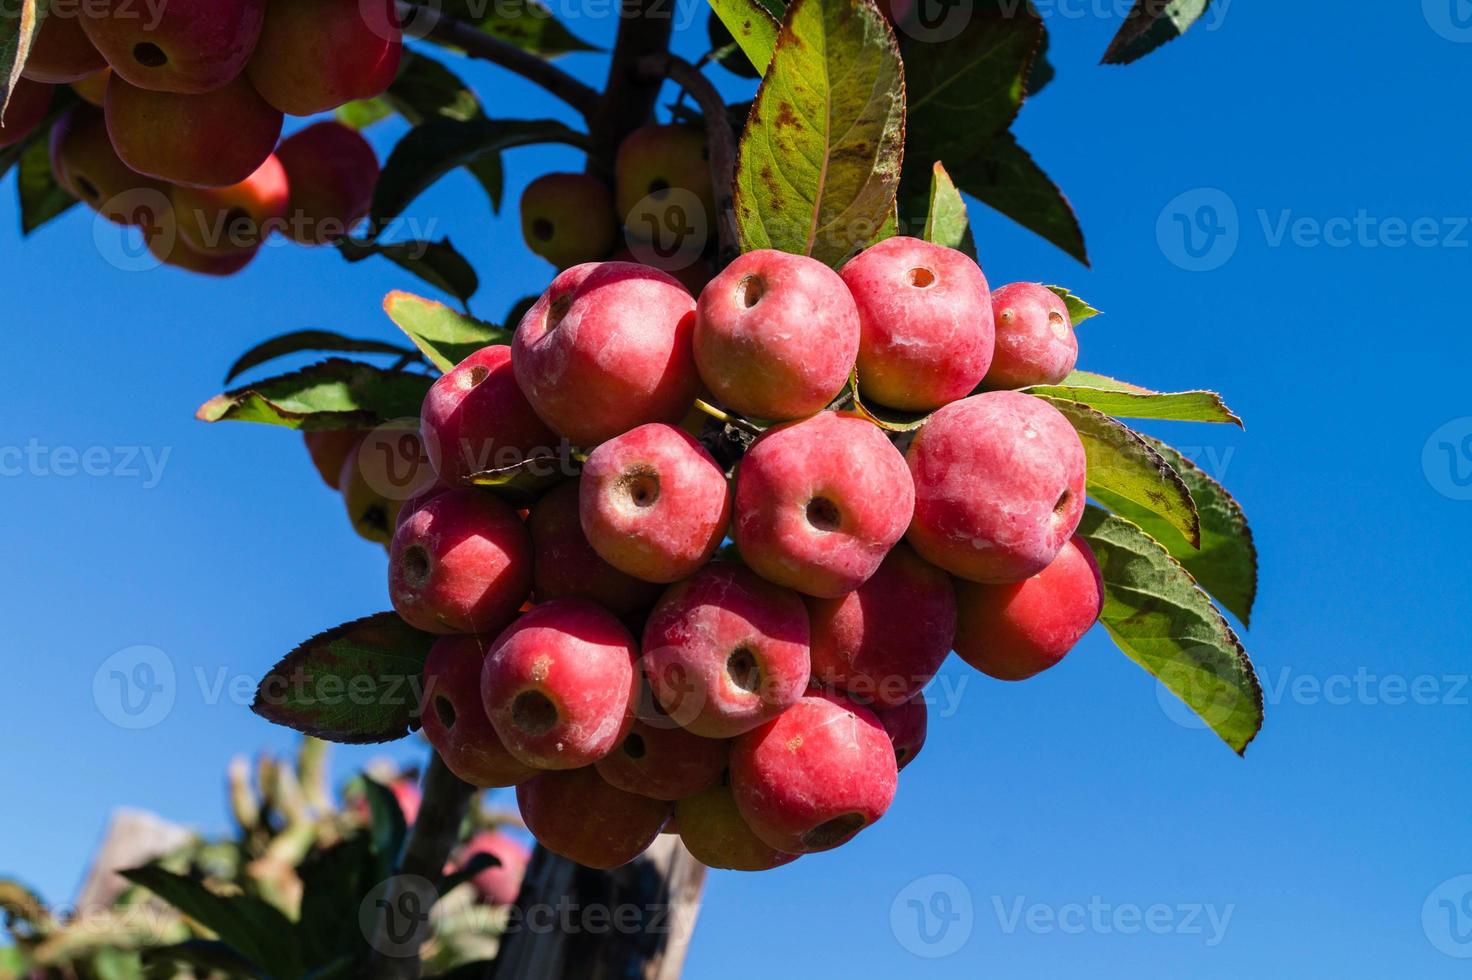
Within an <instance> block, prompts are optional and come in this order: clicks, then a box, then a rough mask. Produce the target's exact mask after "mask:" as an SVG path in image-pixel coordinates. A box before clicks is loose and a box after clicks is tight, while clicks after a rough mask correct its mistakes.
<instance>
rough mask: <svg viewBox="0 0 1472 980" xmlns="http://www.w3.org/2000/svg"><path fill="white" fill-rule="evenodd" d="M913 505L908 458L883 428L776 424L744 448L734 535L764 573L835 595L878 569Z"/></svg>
mask: <svg viewBox="0 0 1472 980" xmlns="http://www.w3.org/2000/svg"><path fill="white" fill-rule="evenodd" d="M914 503H915V488H914V486H913V485H912V483H911V482H910V475H909V473H908V472H906V470H905V458H904V457H903V456H901V455H900V452H899V450H897V449H895V448H894V445H893V444H892V443H890V441H889V440H888V439H887V438H885V435H884V432H883V431H882V430H880V429H879V427H878V426H876V425H874V424H872V423H871V422H869V421H867V420H865V419H862V418H859V417H858V416H856V415H850V414H840V413H835V412H822V413H820V414H818V415H815V416H813V417H812V418H810V419H804V420H803V421H801V422H793V423H790V424H788V425H781V426H778V427H776V428H774V429H769V430H768V431H767V432H766V433H764V434H763V435H762V436H761V438H759V439H757V441H756V443H755V444H754V445H753V446H752V447H751V449H750V451H749V452H747V454H746V458H745V459H743V460H742V461H741V468H740V470H739V471H738V472H737V474H736V509H735V512H736V520H735V529H734V533H733V537H734V538H735V539H736V546H737V548H738V549H740V551H741V557H742V560H744V561H745V562H746V564H748V565H750V566H751V567H752V568H753V569H754V570H755V571H756V572H758V573H759V574H760V575H761V576H762V577H763V578H766V579H769V580H771V581H773V582H776V583H778V584H779V585H785V586H787V587H788V588H792V589H797V590H798V591H799V592H804V593H806V594H808V595H812V596H818V597H820V598H836V597H838V596H841V595H845V594H847V593H849V592H852V591H853V590H854V589H857V588H858V587H859V586H861V585H863V584H864V583H865V582H867V581H868V580H869V577H870V576H872V575H873V574H874V573H875V572H876V571H877V570H878V569H879V563H880V562H882V561H883V560H884V556H885V555H887V554H888V553H889V549H890V548H892V547H893V546H894V545H895V543H896V542H897V541H899V540H900V538H901V537H903V536H904V533H905V527H906V526H907V525H908V524H909V523H910V514H911V512H912V511H913V509H914Z"/></svg>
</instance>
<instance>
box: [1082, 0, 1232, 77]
mask: <svg viewBox="0 0 1472 980" xmlns="http://www.w3.org/2000/svg"><path fill="white" fill-rule="evenodd" d="M1210 6H1211V0H1135V6H1134V9H1133V10H1131V11H1130V12H1129V15H1128V16H1126V17H1125V21H1124V26H1123V27H1121V28H1120V29H1119V33H1118V34H1116V35H1115V36H1114V40H1113V41H1111V42H1110V43H1109V49H1108V50H1107V51H1105V52H1104V64H1106V65H1127V64H1129V63H1130V62H1132V61H1138V60H1139V59H1141V58H1143V57H1145V55H1147V54H1149V53H1150V52H1151V51H1154V50H1155V49H1156V48H1158V47H1160V46H1161V45H1163V44H1165V43H1167V42H1169V41H1174V40H1175V39H1176V38H1178V37H1180V36H1181V35H1182V34H1184V33H1186V30H1187V29H1188V28H1189V27H1190V26H1191V25H1192V24H1194V23H1196V22H1197V21H1198V20H1200V19H1201V15H1202V14H1204V13H1206V10H1207V8H1208V7H1210Z"/></svg>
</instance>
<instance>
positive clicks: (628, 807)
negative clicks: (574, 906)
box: [516, 766, 671, 870]
mask: <svg viewBox="0 0 1472 980" xmlns="http://www.w3.org/2000/svg"><path fill="white" fill-rule="evenodd" d="M516 802H517V804H518V805H519V806H520V808H521V819H522V820H523V821H525V822H526V827H527V829H528V830H530V831H531V832H532V834H533V836H535V837H536V838H537V841H538V842H539V843H540V844H541V845H542V846H543V847H545V848H546V849H547V850H549V851H551V852H552V853H553V854H560V855H561V856H563V857H565V858H567V859H568V860H570V861H576V862H577V863H578V864H581V865H582V866H583V867H585V868H595V869H598V870H610V869H612V868H618V867H622V866H623V865H625V864H628V863H629V862H630V861H632V860H634V858H636V857H638V856H639V855H640V854H643V853H644V852H645V851H646V850H648V849H649V845H650V844H653V843H654V839H655V838H656V837H658V836H659V832H660V830H661V829H663V827H664V825H665V821H666V820H668V819H669V816H670V811H671V805H670V804H669V803H666V802H664V801H663V800H651V799H650V798H649V797H647V796H640V795H638V794H637V793H626V792H624V791H623V790H621V789H618V788H617V787H614V786H610V785H609V784H608V783H607V782H605V781H604V780H603V777H601V776H599V775H598V773H597V771H596V770H594V769H593V767H592V766H587V767H586V768H583V769H570V770H564V771H561V772H544V773H542V774H541V775H540V776H537V777H536V778H535V779H530V780H528V781H527V782H524V783H522V784H521V785H520V786H518V787H516Z"/></svg>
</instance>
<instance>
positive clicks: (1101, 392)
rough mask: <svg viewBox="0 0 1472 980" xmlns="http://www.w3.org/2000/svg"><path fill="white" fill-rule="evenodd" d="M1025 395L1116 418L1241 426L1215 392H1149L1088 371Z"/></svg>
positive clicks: (1076, 372) (1038, 387) (1075, 372)
mask: <svg viewBox="0 0 1472 980" xmlns="http://www.w3.org/2000/svg"><path fill="white" fill-rule="evenodd" d="M1028 393H1029V394H1033V395H1042V396H1045V397H1048V398H1063V399H1067V400H1069V401H1075V402H1082V403H1083V404H1085V405H1088V406H1090V407H1091V408H1095V409H1098V410H1099V411H1101V412H1103V413H1104V414H1105V415H1113V416H1115V417H1117V418H1125V419H1165V420H1168V421H1172V422H1221V423H1230V424H1232V425H1236V426H1238V427H1241V425H1242V420H1241V419H1240V418H1238V417H1237V416H1236V415H1235V414H1233V412H1232V410H1231V409H1230V408H1228V407H1227V405H1226V402H1224V401H1222V396H1221V395H1218V394H1217V393H1216V392H1214V391H1171V392H1162V391H1151V390H1150V389H1149V388H1141V387H1138V386H1136V385H1132V384H1129V383H1128V382H1124V381H1116V380H1115V379H1114V378H1106V377H1105V376H1104V375H1102V374H1091V373H1089V372H1088V371H1074V372H1073V373H1072V374H1070V375H1069V376H1068V377H1066V378H1064V379H1063V381H1062V382H1061V383H1059V384H1056V385H1037V386H1036V387H1033V388H1029V389H1028Z"/></svg>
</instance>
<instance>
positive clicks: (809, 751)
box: [731, 692, 899, 854]
mask: <svg viewBox="0 0 1472 980" xmlns="http://www.w3.org/2000/svg"><path fill="white" fill-rule="evenodd" d="M898 773H899V770H898V768H897V767H896V765H895V753H894V747H893V746H892V745H891V744H890V741H889V736H888V735H887V734H886V733H885V731H884V727H883V726H882V725H880V723H879V719H878V718H876V717H875V715H874V713H873V712H872V711H870V710H869V709H868V708H865V707H863V706H862V705H859V704H857V703H855V702H853V701H851V700H849V699H848V698H845V697H842V696H840V695H836V694H829V693H826V692H813V693H810V694H808V695H807V696H806V697H804V698H803V699H802V700H801V701H799V702H798V703H797V704H795V705H793V706H792V707H791V708H790V709H788V710H787V711H786V712H784V713H783V714H782V715H780V716H779V717H777V718H774V719H773V720H771V721H769V722H767V723H766V724H765V725H763V726H761V727H760V728H758V729H756V730H755V731H752V732H748V733H747V734H745V735H742V736H741V737H740V738H738V739H736V741H735V743H734V744H732V746H731V790H732V793H733V794H734V795H735V797H736V806H737V807H738V808H739V809H740V811H741V816H742V817H743V818H744V819H745V820H746V823H747V824H748V825H749V826H750V827H751V829H752V832H753V833H755V834H756V835H757V837H759V838H761V840H762V842H763V843H765V844H766V845H767V846H769V847H774V848H776V849H777V850H779V851H784V852H786V853H789V854H807V853H811V852H815V851H827V850H831V849H833V848H835V847H839V846H841V845H843V844H846V843H848V842H849V841H850V840H852V839H853V838H854V836H855V835H856V834H858V833H859V831H861V830H863V829H864V828H865V827H867V826H869V825H870V824H872V823H874V822H875V821H876V820H878V819H879V818H880V817H882V816H884V813H885V811H887V810H888V809H889V804H890V802H891V801H892V800H893V799H894V793H895V786H896V782H897V777H898Z"/></svg>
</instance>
